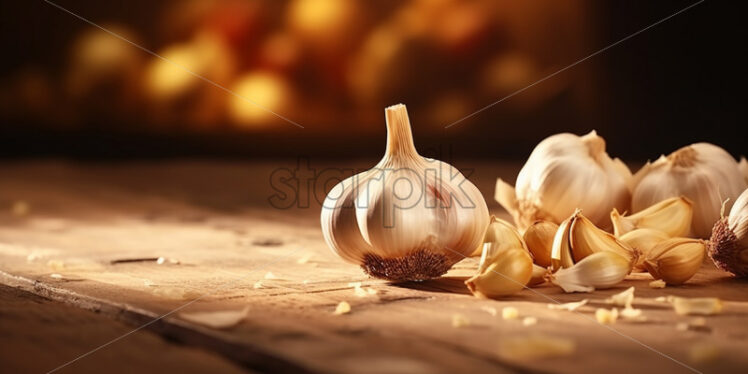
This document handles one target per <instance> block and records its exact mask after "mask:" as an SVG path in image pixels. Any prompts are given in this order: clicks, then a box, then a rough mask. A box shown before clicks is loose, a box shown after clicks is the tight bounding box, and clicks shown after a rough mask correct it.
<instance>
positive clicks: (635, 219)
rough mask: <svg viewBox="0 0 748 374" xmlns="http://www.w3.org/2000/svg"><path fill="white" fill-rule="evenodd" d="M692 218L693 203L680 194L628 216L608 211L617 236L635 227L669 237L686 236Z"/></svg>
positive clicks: (689, 229) (615, 211)
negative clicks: (656, 231)
mask: <svg viewBox="0 0 748 374" xmlns="http://www.w3.org/2000/svg"><path fill="white" fill-rule="evenodd" d="M692 219H693V204H692V203H691V201H690V200H688V199H687V198H685V197H682V196H681V197H673V198H669V199H665V200H662V201H660V202H659V203H656V204H654V205H652V206H650V207H648V208H646V209H644V210H642V211H640V212H638V213H636V214H632V215H630V216H622V215H621V214H620V213H618V211H617V210H615V209H613V211H612V212H611V213H610V220H611V221H613V229H614V232H615V235H616V236H619V237H620V236H621V235H624V234H626V233H628V232H630V231H633V230H636V229H655V230H660V231H662V232H664V233H665V234H667V235H668V236H670V237H676V236H687V235H688V233H689V232H690V231H691V221H692Z"/></svg>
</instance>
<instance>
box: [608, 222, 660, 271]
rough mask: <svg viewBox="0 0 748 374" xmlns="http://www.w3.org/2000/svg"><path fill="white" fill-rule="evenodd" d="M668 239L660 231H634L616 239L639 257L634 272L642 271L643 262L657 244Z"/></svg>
mask: <svg viewBox="0 0 748 374" xmlns="http://www.w3.org/2000/svg"><path fill="white" fill-rule="evenodd" d="M669 238H670V237H669V236H668V235H667V234H665V233H664V232H662V231H660V230H655V229H636V230H633V231H629V232H627V233H625V234H623V235H621V236H620V237H619V238H618V239H619V240H620V241H622V242H624V243H626V244H627V245H628V246H629V247H630V248H631V249H633V250H634V251H637V252H639V253H640V254H641V255H640V257H639V260H638V261H637V262H636V264H635V265H634V270H639V269H643V264H644V260H645V259H646V257H647V256H648V254H649V253H650V252H651V251H652V248H654V247H655V246H656V245H657V244H659V243H660V242H662V241H664V240H666V239H669Z"/></svg>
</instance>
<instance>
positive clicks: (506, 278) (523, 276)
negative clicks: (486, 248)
mask: <svg viewBox="0 0 748 374" xmlns="http://www.w3.org/2000/svg"><path fill="white" fill-rule="evenodd" d="M484 254H485V252H484ZM489 258H490V262H485V263H481V266H480V268H479V269H478V274H476V275H474V276H473V277H472V278H470V279H468V280H467V281H465V285H467V287H468V289H470V292H472V293H473V295H475V296H477V297H481V298H496V297H501V296H507V295H511V294H514V293H517V292H519V291H520V290H522V289H523V288H525V286H526V285H527V283H528V282H529V281H530V278H531V277H532V272H533V267H532V258H530V254H529V253H528V252H527V250H525V249H524V248H509V249H504V250H502V251H501V252H499V253H498V254H497V255H496V256H493V257H489Z"/></svg>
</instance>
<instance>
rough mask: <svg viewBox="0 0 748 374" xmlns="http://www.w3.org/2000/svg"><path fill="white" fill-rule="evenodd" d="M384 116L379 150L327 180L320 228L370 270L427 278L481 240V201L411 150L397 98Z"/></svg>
mask: <svg viewBox="0 0 748 374" xmlns="http://www.w3.org/2000/svg"><path fill="white" fill-rule="evenodd" d="M385 116H386V121H387V150H386V151H385V155H384V157H383V158H382V160H381V161H380V162H379V163H378V164H377V165H376V166H375V167H374V168H372V169H371V170H368V171H366V172H363V173H360V174H357V175H354V176H352V177H350V178H348V179H345V180H343V181H342V182H340V183H339V184H338V185H336V186H335V187H333V189H332V190H331V191H330V193H329V194H328V195H327V198H326V199H325V201H324V203H323V205H322V214H321V224H322V233H323V235H324V237H325V241H326V242H327V244H328V245H329V246H330V248H332V250H333V251H334V252H335V253H337V254H338V255H339V256H340V257H342V258H343V259H344V260H346V261H349V262H352V263H355V264H359V265H361V267H362V268H363V269H364V271H365V272H366V273H368V274H369V275H371V276H373V277H377V278H384V279H389V280H396V281H405V280H423V279H429V278H435V277H438V276H441V275H442V274H444V273H445V272H447V270H449V268H450V267H452V265H454V264H455V263H456V262H457V261H459V260H461V259H463V258H465V257H466V256H469V255H471V254H472V253H473V251H475V250H476V248H479V246H480V245H481V244H482V243H483V235H484V233H485V231H486V227H487V226H488V219H489V216H488V207H487V206H486V201H485V200H484V199H483V196H482V195H481V193H480V191H478V189H477V188H476V187H475V186H474V185H473V184H472V183H470V181H468V180H467V179H466V178H465V177H464V176H463V175H462V174H461V173H460V172H459V171H458V170H457V169H455V168H454V167H452V166H451V165H449V164H447V163H444V162H441V161H438V160H433V159H428V158H424V157H421V156H420V155H419V154H418V153H417V152H416V149H415V146H414V144H413V136H412V134H411V129H410V121H409V120H408V113H407V110H406V108H405V105H402V104H398V105H394V106H391V107H388V108H387V109H385Z"/></svg>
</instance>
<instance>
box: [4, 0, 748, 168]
mask: <svg viewBox="0 0 748 374" xmlns="http://www.w3.org/2000/svg"><path fill="white" fill-rule="evenodd" d="M55 3H57V4H59V5H60V6H61V7H64V8H66V9H68V10H69V11H71V12H73V13H76V14H78V15H80V16H81V17H84V18H86V19H89V20H91V21H92V22H95V23H97V24H99V25H101V26H102V27H104V28H106V29H107V30H110V31H112V32H114V33H116V34H118V35H120V36H122V37H124V38H126V39H128V40H130V41H132V42H133V43H136V44H138V45H140V46H142V47H143V48H145V49H148V50H150V51H153V52H155V53H157V54H159V55H161V56H163V57H165V58H166V59H168V60H169V61H171V62H169V61H164V60H162V59H159V58H157V57H155V56H153V55H150V54H148V53H147V52H145V51H143V50H141V49H138V48H137V47H135V46H133V45H131V44H128V43H127V42H125V41H123V40H121V39H118V38H116V37H114V36H112V35H110V34H108V33H106V32H103V31H102V30H100V29H98V28H96V27H94V26H92V25H90V24H87V23H86V22H84V21H82V20H81V19H78V18H76V17H74V16H72V15H71V14H68V13H66V12H64V11H63V10H61V9H58V8H55V7H54V6H52V5H50V4H48V3H46V2H44V1H41V0H29V1H12V2H10V1H5V2H2V3H0V28H2V34H1V36H0V38H1V39H0V46H1V47H2V51H3V52H2V55H3V58H2V59H0V157H2V158H4V159H10V158H28V157H34V158H36V157H69V158H83V159H95V160H98V159H112V158H124V159H130V158H135V159H138V158H163V157H227V158H246V157H267V158H279V157H280V158H283V157H296V156H300V155H301V156H310V157H321V158H325V157H330V158H339V157H341V156H345V157H365V158H373V159H376V158H377V157H379V155H381V153H382V152H383V149H384V139H385V128H384V115H383V109H384V107H385V106H388V105H391V104H396V103H400V102H402V103H405V104H406V105H407V106H408V108H409V112H410V117H411V121H412V122H413V127H414V134H415V136H416V143H417V144H418V146H419V148H421V149H430V150H434V149H436V150H437V153H443V152H449V153H450V154H451V155H452V156H456V157H466V158H474V157H475V158H486V159H494V158H495V159H499V158H501V159H516V160H521V159H524V158H526V157H527V156H528V155H529V152H530V151H531V149H532V147H533V146H534V145H535V144H536V143H537V142H538V141H540V140H541V139H542V138H544V137H546V136H548V135H550V134H553V133H557V132H562V131H571V132H575V133H579V134H581V133H585V132H587V131H589V130H591V129H597V130H598V132H599V133H600V134H601V135H602V136H603V137H605V138H606V139H607V140H608V147H609V152H610V153H611V155H614V156H619V157H622V158H624V159H627V160H633V161H642V160H646V159H653V158H655V157H657V156H658V155H659V154H661V153H668V152H670V151H672V150H674V149H676V148H678V147H680V146H682V145H685V144H689V143H692V142H696V141H702V140H703V141H710V142H713V143H716V144H719V145H721V146H723V147H725V148H726V149H727V150H728V151H730V152H731V153H733V155H734V156H738V155H741V154H746V153H748V131H747V130H746V128H747V127H748V126H746V121H745V109H744V108H745V105H744V101H745V94H744V87H745V86H746V72H745V67H746V66H748V64H746V62H748V61H746V59H747V58H746V57H745V54H744V53H743V52H744V49H745V47H744V45H745V39H746V29H745V25H744V22H743V20H742V19H741V16H740V15H739V12H736V11H734V9H731V7H730V6H729V3H727V2H716V1H707V2H704V3H703V4H700V5H698V6H696V7H694V8H692V9H690V10H688V11H687V12H684V13H683V14H680V15H678V16H676V17H674V18H672V19H670V20H667V21H665V22H663V23H662V24H660V25H657V26H655V27H653V28H652V29H650V30H648V31H646V32H644V33H642V34H640V35H638V36H636V37H634V38H632V39H630V40H628V41H625V42H623V43H621V44H620V45H618V46H615V47H614V48H611V49H610V50H608V51H605V52H603V53H602V54H600V55H598V56H595V57H593V58H591V59H589V60H587V61H585V62H583V63H581V64H579V65H577V66H575V67H573V68H571V69H569V70H568V71H565V72H563V73H561V74H558V75H557V76H554V77H553V78H551V79H549V80H547V81H544V82H542V83H540V84H537V85H536V86H533V87H531V88H529V89H528V90H526V91H524V92H522V93H520V94H518V95H516V96H514V97H512V98H510V99H508V100H506V101H504V102H501V103H499V104H497V105H495V106H493V107H491V108H490V109H488V110H485V111H483V112H481V113H479V114H477V115H475V116H473V117H470V118H468V119H466V120H464V121H462V122H460V123H459V124H456V125H455V126H452V127H450V128H448V129H445V128H444V127H445V126H447V125H449V124H451V123H453V122H454V121H457V120H459V119H461V118H463V117H464V116H466V115H469V114H471V113H473V112H474V111H476V110H478V109H480V108H481V107H484V106H486V105H488V104H490V103H492V102H494V101H496V100H498V99H500V98H502V97H504V96H506V95H509V94H511V93H513V92H515V91H516V90H519V89H521V88H523V87H526V86H527V85H529V84H532V83H534V82H536V81H537V80H539V79H541V78H543V77H545V76H547V75H549V74H551V73H554V72H556V71H557V70H559V69H561V68H563V67H565V66H567V65H569V64H571V63H573V62H575V61H577V60H579V59H581V58H583V57H585V56H587V55H589V54H590V53H593V52H595V51H597V50H599V49H601V48H603V47H605V46H607V45H609V44H611V43H613V42H615V41H617V40H619V39H621V38H624V37H626V36H628V35H630V34H632V33H634V32H636V31H639V30H641V29H642V28H644V27H646V26H648V25H650V24H652V23H654V22H656V21H658V20H660V19H662V18H664V17H667V16H669V15H671V14H673V13H675V12H676V11H678V10H680V9H682V8H684V7H686V6H688V5H689V4H691V3H693V1H657V2H647V1H637V2H631V1H607V2H600V1H591V0H590V1H587V0H565V1H553V2H549V1H488V0H486V1H479V0H475V1H456V0H411V1H394V0H384V1H360V0H290V1H277V0H276V1H271V0H267V1H264V0H170V1H158V2H154V1H147V0H128V1H107V2H101V1H93V0H77V1H74V0H57V1H55ZM176 65H179V66H181V67H182V68H186V69H188V70H190V71H192V72H194V73H196V74H198V75H200V76H202V77H204V78H206V79H208V80H210V81H213V82H215V83H217V84H218V85H220V86H222V87H225V88H226V89H228V90H231V91H233V92H235V93H236V94H238V95H240V96H244V97H246V98H248V99H250V100H252V101H254V102H255V103H257V104H259V105H261V106H262V107H265V108H267V109H270V110H272V111H273V112H276V113H278V114H280V115H282V116H283V117H286V118H288V119H290V120H292V121H294V122H296V123H298V124H301V125H302V126H304V128H303V129H301V128H298V127H296V126H295V125H293V124H291V123H288V122H286V121H284V120H283V119H280V118H278V117H277V116H275V115H273V114H272V113H270V112H269V111H267V110H264V109H260V108H258V107H257V106H255V105H253V104H251V103H249V102H247V101H246V100H243V99H241V98H239V97H236V96H234V95H232V94H230V93H228V92H226V91H224V90H223V89H221V88H218V87H216V86H214V85H211V84H210V83H207V82H206V81H203V80H201V79H199V78H196V77H194V76H192V75H191V74H189V73H187V72H185V70H184V69H182V68H180V67H179V66H176ZM436 156H439V155H438V154H437V155H436ZM442 158H446V157H443V156H442Z"/></svg>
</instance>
